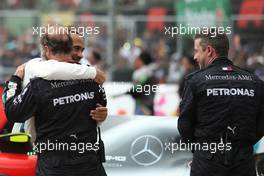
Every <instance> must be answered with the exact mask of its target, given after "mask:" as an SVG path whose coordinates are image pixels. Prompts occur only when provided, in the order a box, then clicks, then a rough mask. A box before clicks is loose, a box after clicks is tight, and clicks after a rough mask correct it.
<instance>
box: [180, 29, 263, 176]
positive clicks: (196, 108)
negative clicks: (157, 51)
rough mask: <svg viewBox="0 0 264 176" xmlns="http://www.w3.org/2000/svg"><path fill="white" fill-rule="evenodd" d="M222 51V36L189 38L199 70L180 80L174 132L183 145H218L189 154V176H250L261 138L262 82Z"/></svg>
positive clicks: (225, 47) (224, 39)
mask: <svg viewBox="0 0 264 176" xmlns="http://www.w3.org/2000/svg"><path fill="white" fill-rule="evenodd" d="M228 49H229V42H228V38H227V36H226V35H225V34H220V33H217V34H216V36H213V34H212V33H209V34H197V35H196V36H195V39H194V59H195V60H196V61H197V62H198V63H199V65H200V67H201V70H200V71H197V72H195V73H192V74H190V75H188V76H187V77H186V81H185V82H186V83H185V88H184V92H183V98H182V102H181V103H180V117H179V120H178V129H179V132H180V134H181V136H182V137H183V139H184V140H185V141H187V142H188V141H189V142H194V143H195V144H197V143H198V144H200V145H202V144H208V145H211V146H212V144H213V145H214V144H217V145H218V147H217V150H216V151H215V149H214V148H213V147H212V148H211V150H210V147H209V149H207V150H202V149H201V150H195V151H194V157H193V162H192V168H191V176H209V175H210V176H228V175H232V176H254V175H256V170H255V162H254V158H253V145H254V144H255V143H256V142H257V141H258V140H259V139H261V138H262V136H263V134H264V92H263V90H264V83H263V82H262V81H261V80H260V79H259V78H257V76H255V75H254V74H252V73H249V72H248V71H245V70H242V69H240V68H238V67H236V66H235V65H233V63H232V61H230V60H229V59H228V58H227V55H228ZM223 146H224V147H223Z"/></svg>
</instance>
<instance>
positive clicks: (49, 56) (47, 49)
mask: <svg viewBox="0 0 264 176" xmlns="http://www.w3.org/2000/svg"><path fill="white" fill-rule="evenodd" d="M44 52H45V53H46V57H47V58H46V59H49V58H51V50H50V49H49V47H48V46H45V47H44Z"/></svg>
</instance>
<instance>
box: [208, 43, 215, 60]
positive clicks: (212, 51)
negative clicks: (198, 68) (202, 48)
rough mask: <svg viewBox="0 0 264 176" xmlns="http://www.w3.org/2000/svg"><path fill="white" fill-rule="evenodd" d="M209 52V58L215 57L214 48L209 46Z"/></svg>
mask: <svg viewBox="0 0 264 176" xmlns="http://www.w3.org/2000/svg"><path fill="white" fill-rule="evenodd" d="M207 51H208V52H207V56H208V57H212V56H213V55H214V52H215V49H214V48H213V47H212V46H210V45H208V46H207Z"/></svg>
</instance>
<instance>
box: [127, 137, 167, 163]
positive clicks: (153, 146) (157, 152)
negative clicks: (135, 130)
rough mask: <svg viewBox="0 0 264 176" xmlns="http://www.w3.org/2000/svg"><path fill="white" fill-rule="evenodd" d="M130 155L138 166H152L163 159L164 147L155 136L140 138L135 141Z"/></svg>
mask: <svg viewBox="0 0 264 176" xmlns="http://www.w3.org/2000/svg"><path fill="white" fill-rule="evenodd" d="M130 154H131V157H132V159H133V160H134V161H135V162H136V163H137V164H139V165H142V166H150V165H153V164H155V163H157V162H158V161H159V160H160V159H161V157H162V155H163V145H162V143H161V141H160V140H159V139H158V138H157V137H155V136H152V135H144V136H140V137H138V138H137V139H135V140H134V141H133V143H132V145H131V150H130Z"/></svg>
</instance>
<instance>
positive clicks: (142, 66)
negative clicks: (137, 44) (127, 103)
mask: <svg viewBox="0 0 264 176" xmlns="http://www.w3.org/2000/svg"><path fill="white" fill-rule="evenodd" d="M156 68H157V65H156V64H155V63H153V59H152V57H151V55H150V53H149V52H147V51H142V52H141V53H140V55H139V56H138V57H137V58H136V59H135V61H134V69H135V71H134V73H133V75H132V80H133V88H132V89H131V90H130V91H129V92H128V93H127V94H129V95H131V96H132V97H133V98H134V99H135V102H136V109H135V114H137V115H153V114H154V96H155V92H154V91H152V86H156V84H157V83H158V81H157V79H156V77H155V76H154V72H155V69H156ZM144 86H150V87H151V91H150V94H146V92H144V90H143V91H138V89H137V87H141V88H143V87H144Z"/></svg>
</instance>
